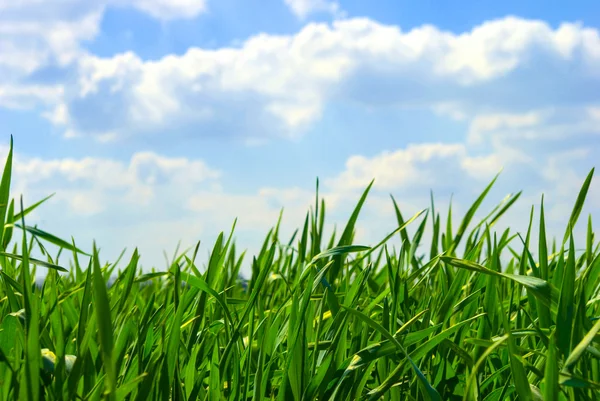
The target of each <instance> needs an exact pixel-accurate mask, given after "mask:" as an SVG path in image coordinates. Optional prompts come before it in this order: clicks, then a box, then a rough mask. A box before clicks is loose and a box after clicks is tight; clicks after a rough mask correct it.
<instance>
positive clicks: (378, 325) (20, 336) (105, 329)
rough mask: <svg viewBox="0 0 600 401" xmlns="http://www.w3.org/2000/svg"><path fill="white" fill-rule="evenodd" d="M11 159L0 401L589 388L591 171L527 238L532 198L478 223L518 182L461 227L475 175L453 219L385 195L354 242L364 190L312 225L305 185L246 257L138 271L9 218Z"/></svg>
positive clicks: (581, 396)
mask: <svg viewBox="0 0 600 401" xmlns="http://www.w3.org/2000/svg"><path fill="white" fill-rule="evenodd" d="M12 154H13V153H12V141H11V148H10V152H9V154H8V156H7V159H6V162H5V167H4V170H3V174H2V180H1V183H0V226H1V227H3V229H2V230H0V247H1V249H0V251H1V253H0V266H1V268H2V271H1V272H0V275H1V284H0V300H1V302H0V319H1V323H0V400H17V399H20V400H38V399H43V400H101V399H102V400H104V399H106V400H254V401H257V400H379V399H381V400H390V401H391V400H393V401H399V400H428V401H430V400H485V401H494V400H498V401H499V400H521V401H526V400H545V401H556V400H596V399H600V360H599V358H600V341H599V340H600V338H599V337H598V331H599V330H600V320H599V319H598V316H600V311H599V306H598V305H599V303H598V301H599V300H600V296H599V294H598V283H599V279H600V259H599V254H600V253H599V246H598V243H597V242H596V241H595V237H594V233H593V225H592V221H591V217H590V218H588V219H587V236H586V238H584V240H585V243H577V244H575V238H574V236H573V235H572V228H573V227H575V224H576V222H577V221H578V220H583V222H580V224H584V225H585V224H586V221H585V219H584V218H582V219H579V217H580V214H581V211H582V208H583V204H584V201H585V198H586V194H587V192H588V188H589V186H590V182H591V180H592V175H593V170H592V171H591V172H590V174H589V175H588V177H587V178H586V180H585V181H584V182H583V183H582V186H581V190H580V192H579V194H573V199H575V204H574V206H573V211H572V214H571V215H570V216H569V219H568V225H567V227H566V229H565V232H564V236H562V238H558V239H554V238H548V237H547V234H546V228H545V224H544V221H545V219H544V209H543V204H540V205H539V207H537V206H536V208H532V211H531V215H529V216H523V218H524V219H529V221H530V224H529V228H528V230H527V231H526V232H524V233H517V232H512V231H511V230H510V229H507V230H505V231H503V232H498V233H497V232H495V231H494V227H495V224H496V223H497V222H498V221H499V220H500V219H501V218H502V216H503V215H504V214H505V213H506V211H507V210H509V209H510V207H511V206H512V205H513V204H514V203H515V202H516V201H517V200H518V198H519V195H520V194H519V193H517V194H515V195H514V196H510V197H507V198H506V199H504V200H503V201H502V202H501V203H500V204H498V206H497V207H495V208H493V209H492V210H491V211H490V212H489V213H488V214H487V215H486V217H485V218H484V219H482V220H481V221H474V216H475V214H476V212H478V211H479V210H478V209H479V208H480V205H481V204H482V202H483V200H484V198H485V197H486V195H487V194H488V192H489V190H490V188H491V187H492V185H493V184H494V182H493V181H492V182H491V183H490V184H489V186H487V187H486V188H485V189H484V190H483V192H482V193H481V195H480V196H479V197H478V198H477V199H476V200H475V201H474V203H473V204H472V205H471V207H470V208H469V209H468V211H467V212H466V214H465V215H464V216H462V217H461V218H460V219H457V218H456V216H453V214H452V213H451V212H449V213H447V215H448V217H447V218H446V219H444V220H442V219H441V218H440V213H439V211H436V208H435V204H434V201H433V199H432V201H431V204H430V205H424V206H425V207H426V209H424V210H423V211H421V212H419V213H418V214H416V215H414V216H410V217H409V216H404V215H403V214H402V213H401V211H400V209H399V207H398V206H397V203H396V201H394V200H393V199H392V201H391V203H392V206H393V207H394V208H395V212H396V218H397V229H396V230H395V231H394V232H391V233H390V234H389V235H388V236H386V237H385V238H383V239H382V240H381V241H380V242H379V243H376V244H374V245H372V246H363V245H360V244H355V243H354V232H355V225H356V223H357V219H358V217H359V214H360V210H361V207H362V206H363V204H364V202H365V200H366V199H367V196H368V193H369V189H370V186H369V187H368V188H367V189H366V190H365V191H364V193H363V195H362V197H360V199H358V200H357V205H356V207H355V209H354V211H353V213H352V214H351V215H350V217H349V218H348V221H347V222H346V224H345V226H344V228H343V230H341V231H340V232H337V233H336V232H334V233H333V234H332V235H331V236H328V237H325V236H324V234H323V227H324V222H325V215H326V205H325V202H324V201H323V200H322V199H321V198H319V194H318V186H317V191H316V196H315V204H314V207H312V208H311V210H309V211H308V213H307V214H306V219H305V221H304V225H303V226H302V227H300V228H299V229H298V230H297V231H296V232H295V233H294V235H293V236H292V238H290V239H287V238H285V239H284V238H280V234H279V224H278V225H276V226H275V227H273V229H272V230H271V231H270V232H269V233H268V235H266V238H265V239H264V245H263V246H262V249H261V250H260V252H258V254H257V255H246V254H245V253H244V252H239V251H238V250H237V249H236V245H235V243H234V241H233V240H232V236H233V233H234V229H232V230H231V231H226V232H223V233H222V234H221V235H220V236H219V237H218V239H217V240H216V242H215V243H214V246H213V247H212V252H211V254H210V257H209V258H208V259H207V260H205V261H201V260H198V258H197V254H198V247H196V248H195V249H193V250H191V251H190V252H187V253H181V254H180V255H178V256H177V257H176V258H175V259H174V260H173V261H172V263H170V264H169V265H168V266H166V268H164V269H163V270H153V271H142V270H141V269H140V266H139V254H138V252H137V250H136V251H134V252H133V253H132V254H131V255H122V257H121V258H119V259H118V260H117V261H115V262H114V263H108V264H102V263H101V262H100V256H99V254H98V250H97V247H96V245H95V244H94V245H93V247H91V248H92V251H91V252H89V253H86V252H84V251H82V250H81V249H80V248H79V245H77V244H76V242H75V241H73V240H65V239H61V238H58V237H56V236H54V235H52V234H51V233H49V232H47V231H44V230H43V229H42V228H39V227H35V226H30V225H27V217H28V215H29V214H30V213H31V212H32V211H33V210H35V209H38V208H39V210H40V213H42V214H43V203H44V202H45V201H46V200H42V201H40V202H38V203H35V204H33V205H31V206H27V207H24V205H23V204H22V203H23V202H22V199H13V198H12V197H11V191H10V183H11V172H12ZM534 215H535V216H536V217H539V224H536V226H535V227H534V225H533V224H532V223H531V222H532V221H533V216H534ZM427 227H429V228H428V229H427V230H426V228H427ZM426 233H428V234H426ZM533 233H536V234H537V236H538V237H539V241H536V242H537V243H533V241H531V240H530V237H531V236H532V234H533ZM425 235H429V236H430V238H428V240H429V241H427V243H428V244H429V243H430V244H431V246H430V247H428V248H427V249H425V250H423V247H422V246H420V244H421V243H422V242H424V236H425ZM392 238H400V239H401V244H402V246H399V247H395V246H394V247H392V246H388V242H389V241H390V239H392ZM52 247H53V248H56V247H58V249H59V251H58V252H57V253H56V254H51V253H50V252H49V251H48V248H52ZM34 252H35V254H36V255H37V254H41V255H43V257H37V258H34V257H33V255H34ZM66 255H68V256H69V260H70V261H71V262H70V263H69V264H70V265H69V266H62V264H61V260H64V259H65V258H66ZM506 261H508V262H506ZM242 266H251V272H252V273H251V276H250V277H249V278H248V280H247V281H245V280H241V279H240V277H239V272H240V269H241V267H242ZM41 267H43V268H46V269H47V270H48V274H47V275H46V277H45V279H44V281H43V283H41V284H40V285H36V284H35V280H34V277H35V276H36V270H37V269H40V268H41ZM109 281H110V285H107V283H108V282H109Z"/></svg>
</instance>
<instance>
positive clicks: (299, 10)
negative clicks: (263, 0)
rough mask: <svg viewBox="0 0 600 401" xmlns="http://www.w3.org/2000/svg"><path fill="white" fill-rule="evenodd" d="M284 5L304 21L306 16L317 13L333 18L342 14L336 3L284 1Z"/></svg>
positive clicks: (316, 0)
mask: <svg viewBox="0 0 600 401" xmlns="http://www.w3.org/2000/svg"><path fill="white" fill-rule="evenodd" d="M284 1H285V4H286V5H287V6H288V7H289V8H290V10H292V12H293V13H294V14H296V16H298V18H300V19H305V18H306V17H308V15H310V14H313V13H318V12H326V13H330V14H332V15H334V16H336V15H340V14H342V11H341V8H340V5H339V3H338V2H337V1H328V0H284Z"/></svg>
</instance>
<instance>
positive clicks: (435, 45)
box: [61, 17, 600, 140]
mask: <svg viewBox="0 0 600 401" xmlns="http://www.w3.org/2000/svg"><path fill="white" fill-rule="evenodd" d="M599 67H600V36H599V33H598V30H596V29H593V28H586V27H583V26H581V25H579V24H570V23H565V24H562V25H561V26H559V27H558V28H556V29H553V28H551V27H550V26H549V25H547V24H546V23H544V22H541V21H532V20H524V19H519V18H514V17H507V18H504V19H499V20H495V21H488V22H485V23H483V24H481V25H479V26H477V27H475V28H474V29H473V30H472V31H470V32H466V33H463V34H453V33H449V32H445V31H441V30H439V29H438V28H436V27H433V26H428V25H426V26H422V27H419V28H415V29H412V30H410V31H406V32H405V31H402V30H401V29H400V28H399V27H397V26H390V25H384V24H380V23H377V22H375V21H372V20H369V19H366V18H357V19H348V20H339V21H335V22H333V23H331V24H324V23H319V24H317V23H310V24H308V25H306V26H305V27H304V28H303V29H302V30H301V31H299V32H298V33H297V34H295V35H289V36H276V35H269V34H260V35H257V36H254V37H251V38H249V39H248V40H246V41H245V42H244V43H243V44H242V45H241V46H240V47H231V48H220V49H216V50H205V49H199V48H190V49H189V50H188V51H187V52H186V53H184V54H182V55H169V56H166V57H164V58H162V59H159V60H153V61H144V60H142V59H141V58H140V57H138V56H137V55H135V54H134V53H131V52H130V53H124V54H119V55H116V56H114V57H111V58H101V57H96V56H93V55H85V56H82V57H80V58H79V59H78V63H77V68H76V75H77V77H78V78H77V79H76V80H74V81H73V82H69V84H68V85H67V87H66V89H65V92H64V96H63V99H62V101H61V104H63V105H65V106H66V108H67V111H68V115H69V116H70V118H69V121H68V123H66V131H70V132H78V133H80V134H81V135H82V136H100V135H102V134H103V133H106V132H113V133H115V134H114V135H116V136H118V137H125V136H128V135H137V134H151V133H153V132H154V133H155V132H163V131H164V130H165V129H170V130H171V131H175V130H176V131H177V132H180V133H185V134H188V135H189V132H191V131H192V130H193V131H196V132H197V134H196V135H203V134H205V135H220V136H224V135H238V136H243V137H246V138H248V137H252V138H257V137H260V136H262V137H266V138H270V137H271V138H272V137H276V136H287V137H296V136H298V135H302V133H303V132H304V131H305V130H306V129H307V128H308V127H310V125H311V124H312V123H314V122H315V121H316V120H317V119H319V118H320V117H321V115H322V113H323V111H324V109H325V108H326V107H327V105H328V104H330V103H335V102H337V103H340V102H341V103H348V102H352V103H357V104H360V105H364V106H368V107H381V106H392V107H404V108H424V109H428V110H431V111H432V112H435V113H437V114H440V115H447V116H450V117H451V118H453V119H457V120H473V122H472V127H471V128H472V133H471V138H472V139H473V140H477V138H478V136H479V135H480V133H481V132H483V131H487V130H490V129H497V128H499V127H504V128H506V129H510V128H518V127H521V126H527V125H532V124H536V123H537V120H538V119H539V118H543V116H544V114H543V113H545V112H547V109H549V108H568V107H571V108H572V107H579V108H581V107H591V106H597V102H598V98H597V93H599V92H600V75H598V71H599V70H600V68H599ZM538 110H541V111H542V115H539V114H537V113H538ZM92 111H93V112H92ZM109 117H110V118H109ZM171 135H175V134H171Z"/></svg>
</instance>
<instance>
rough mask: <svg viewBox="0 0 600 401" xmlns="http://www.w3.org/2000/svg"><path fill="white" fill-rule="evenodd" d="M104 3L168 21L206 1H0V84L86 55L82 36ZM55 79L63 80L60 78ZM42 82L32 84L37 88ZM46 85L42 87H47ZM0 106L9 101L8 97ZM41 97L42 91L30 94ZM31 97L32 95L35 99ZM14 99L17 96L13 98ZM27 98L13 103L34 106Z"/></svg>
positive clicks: (191, 13)
mask: <svg viewBox="0 0 600 401" xmlns="http://www.w3.org/2000/svg"><path fill="white" fill-rule="evenodd" d="M109 7H129V8H135V9H138V10H140V11H141V12H144V13H146V14H149V15H151V16H152V17H154V18H157V19H160V20H163V21H170V20H174V19H180V18H192V17H195V16H197V15H198V14H200V13H202V12H204V11H205V10H206V0H100V1H84V0H58V1H51V2H48V1H41V0H24V1H21V0H19V1H10V0H2V1H0V88H1V87H3V86H7V85H9V86H15V85H22V86H25V87H29V86H32V83H30V82H29V81H28V79H29V78H30V76H31V74H33V73H36V72H38V71H40V70H42V69H44V68H46V67H55V68H58V69H64V68H67V67H68V66H70V65H72V64H73V63H74V62H75V61H76V60H78V59H79V58H80V57H82V56H83V55H84V54H86V53H87V52H86V50H85V49H84V48H83V47H82V43H83V42H85V41H90V40H93V39H94V38H95V37H96V36H97V35H98V34H99V29H100V23H101V21H102V17H103V15H104V12H105V11H106V9H107V8H109ZM61 84H64V82H62V83H61ZM42 85H43V84H41V83H38V84H37V85H35V86H37V87H41V86H42ZM52 89H53V86H52V85H51V86H50V87H48V88H47V89H46V91H48V90H52ZM5 96H6V95H5V94H0V107H5V106H6V104H7V103H8V104H9V105H10V106H11V107H17V106H15V105H14V98H9V100H4V99H3V98H4V97H5ZM31 96H32V97H36V96H37V97H39V100H42V101H44V100H45V99H46V98H47V96H46V94H45V91H43V90H38V91H35V92H32V93H31ZM36 99H37V98H36ZM17 100H18V99H17ZM35 106H37V102H33V104H32V102H31V101H30V100H29V98H28V99H26V100H25V101H21V103H19V104H18V107H35Z"/></svg>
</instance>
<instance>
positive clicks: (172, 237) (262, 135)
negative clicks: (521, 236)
mask: <svg viewBox="0 0 600 401" xmlns="http://www.w3.org/2000/svg"><path fill="white" fill-rule="evenodd" d="M460 6H461V7H457V3H456V2H449V1H421V2H408V1H392V0H385V1H383V0H382V1H369V2H366V1H359V0H339V1H329V0H262V1H260V2H257V1H239V0H219V1H213V0H173V1H168V0H123V1H115V0H102V1H94V2H87V1H81V0H65V1H61V2H55V3H53V4H52V5H48V4H45V5H44V7H43V10H42V9H41V7H40V5H39V1H38V0H24V1H21V2H8V1H2V0H0V127H1V128H2V135H3V138H4V139H2V141H3V143H4V144H3V148H2V150H3V153H2V154H6V153H5V152H6V144H8V139H9V135H10V134H12V135H13V136H14V139H15V152H16V160H15V182H14V188H13V189H14V194H15V195H16V194H19V193H24V194H25V200H26V201H27V202H34V201H36V200H37V199H39V198H41V197H43V196H45V195H47V194H49V193H54V192H55V193H56V196H55V197H54V198H53V199H52V201H51V202H49V203H48V204H47V205H45V207H44V208H42V209H41V210H40V211H39V212H38V213H37V214H36V215H35V216H32V220H33V221H32V223H37V224H39V225H40V227H43V228H45V229H48V230H50V231H53V232H56V233H58V234H60V235H63V236H67V237H68V236H71V235H72V236H74V237H75V238H76V239H77V240H78V241H79V243H81V244H82V247H84V248H85V247H86V246H87V247H89V244H91V241H92V240H93V239H96V240H97V242H98V243H99V244H100V246H101V247H102V249H103V252H104V253H103V255H104V256H105V258H107V259H110V258H112V257H115V256H116V255H118V253H119V252H120V250H121V249H122V248H123V247H128V248H129V249H130V250H131V249H132V248H133V247H134V246H138V247H139V248H140V250H141V252H142V255H143V258H142V260H143V262H144V264H145V266H150V265H153V264H157V265H159V266H160V265H161V263H162V256H161V251H162V250H163V249H166V250H168V251H169V252H171V251H173V250H174V247H175V245H176V243H177V242H178V241H179V240H182V244H183V245H186V246H187V245H192V244H194V243H195V242H196V241H198V240H202V241H203V244H204V245H203V248H204V249H205V250H208V249H209V248H210V246H211V245H210V244H211V241H213V240H214V238H215V235H216V234H217V233H218V232H219V231H222V230H225V231H227V230H228V229H229V228H230V226H231V224H232V222H233V219H234V218H236V217H237V218H239V223H238V230H237V239H238V242H239V243H240V245H241V246H242V247H247V248H250V249H251V250H252V249H256V246H257V245H259V244H260V241H261V239H262V237H263V236H264V234H265V233H266V231H267V230H268V228H270V227H271V226H272V225H273V223H274V222H275V221H276V219H277V216H278V213H279V210H280V208H281V207H282V206H284V207H285V212H284V228H285V229H284V233H291V232H292V229H293V228H295V227H296V226H297V225H298V224H299V223H300V222H301V221H302V220H303V218H304V214H305V212H306V210H307V208H308V206H309V204H311V202H312V199H313V196H314V195H313V193H314V183H315V179H316V177H319V178H320V180H321V182H322V192H323V194H324V195H325V197H326V199H327V201H328V202H330V203H329V205H330V207H329V211H330V214H329V216H328V218H329V221H330V225H329V226H328V227H329V228H330V229H331V228H332V227H333V224H334V223H338V224H343V223H344V222H345V219H346V218H347V216H348V213H349V212H350V210H351V208H352V207H353V205H354V202H356V200H357V199H358V197H359V196H360V192H361V190H362V189H363V188H364V187H365V186H366V185H367V184H368V183H369V181H370V180H371V179H373V178H374V179H375V186H374V190H373V193H372V194H371V197H370V198H369V201H368V203H367V206H366V209H365V213H364V216H363V218H362V219H361V220H360V225H359V232H358V237H357V240H359V241H361V242H364V243H367V244H369V243H374V242H376V241H377V240H379V239H380V238H382V237H383V236H384V235H385V234H386V232H387V231H391V230H393V229H394V228H395V227H394V224H393V221H394V217H393V213H392V212H393V209H392V204H391V202H390V201H389V194H393V195H394V197H395V198H396V199H398V201H399V203H400V205H401V206H402V208H403V209H404V210H405V214H410V213H414V212H416V211H418V210H420V209H422V208H426V207H428V205H429V200H428V199H429V191H430V190H433V191H434V194H435V195H436V199H438V202H439V205H440V207H443V208H445V207H447V205H448V201H449V199H450V196H451V195H453V199H454V205H455V206H454V210H456V211H458V212H461V211H462V212H464V211H465V209H466V208H467V207H468V205H469V204H470V202H471V201H473V200H474V199H475V197H476V196H477V194H478V192H479V191H481V190H482V189H483V188H484V187H485V185H486V184H487V182H489V181H490V180H491V179H492V178H493V177H494V175H495V174H496V173H498V172H499V171H500V170H501V169H502V173H501V176H500V179H499V181H498V183H497V186H496V187H495V189H494V191H493V192H492V193H491V194H490V201H489V203H488V204H486V205H485V207H487V208H488V209H489V207H491V206H492V205H493V204H494V203H495V202H498V201H500V200H501V199H502V198H503V197H504V196H505V195H506V194H508V193H511V192H516V191H519V190H523V191H524V192H523V197H522V199H521V200H520V202H519V204H518V206H517V207H516V208H515V210H514V211H513V213H511V214H510V215H507V216H506V221H505V222H504V223H503V224H504V225H501V226H500V227H499V228H502V227H504V226H511V227H515V228H516V229H520V230H523V229H524V228H525V227H524V226H523V222H524V221H525V220H526V218H527V217H528V213H529V208H530V207H531V205H533V204H535V205H538V204H539V200H540V197H541V194H542V193H544V194H545V199H546V200H545V202H546V205H547V210H548V214H549V216H548V218H549V227H550V229H551V230H552V233H553V234H556V235H562V231H561V230H562V229H563V227H564V224H565V222H566V219H567V217H568V215H569V213H570V208H571V206H572V204H573V202H574V200H575V198H576V194H577V190H578V188H579V186H580V185H581V183H582V182H583V179H584V178H585V176H586V174H587V172H588V171H589V170H590V169H591V168H592V167H594V166H595V163H596V161H595V160H596V158H595V157H594V155H596V154H598V153H597V152H598V151H599V150H600V141H599V135H600V73H599V72H598V71H600V34H599V33H600V6H599V5H598V4H597V2H592V1H574V2H572V3H569V5H568V6H567V5H566V4H565V3H564V2H540V1H530V2H517V1H505V2H477V1H463V2H461V3H460ZM0 139H1V138H0ZM598 201H600V186H598V185H597V184H596V183H594V184H593V186H592V188H591V190H590V199H589V206H588V208H587V209H586V210H585V212H586V213H590V214H592V216H594V217H597V218H600V215H599V211H600V209H599V207H598V205H599V203H598ZM438 210H440V209H438ZM485 211H487V209H486V210H482V213H484V212H485ZM579 229H580V228H579Z"/></svg>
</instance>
